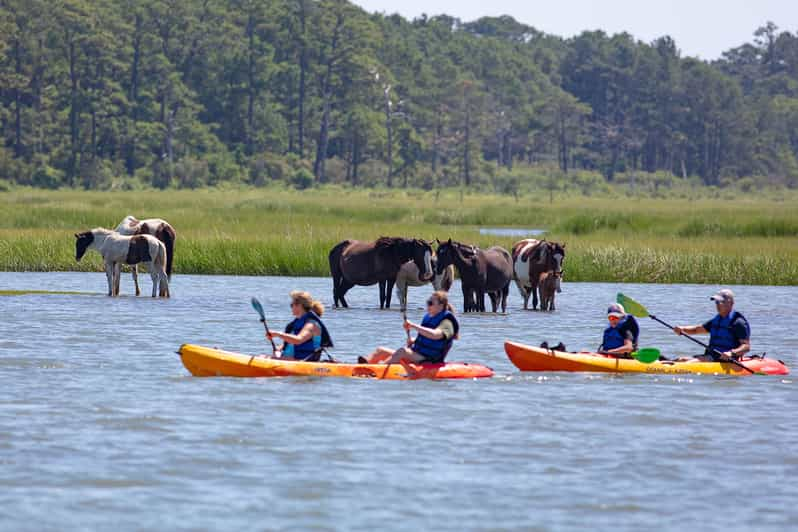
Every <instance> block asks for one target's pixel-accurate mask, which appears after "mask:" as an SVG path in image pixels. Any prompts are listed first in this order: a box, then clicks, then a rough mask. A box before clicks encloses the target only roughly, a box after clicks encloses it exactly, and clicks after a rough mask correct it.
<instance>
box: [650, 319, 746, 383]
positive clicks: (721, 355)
mask: <svg viewBox="0 0 798 532" xmlns="http://www.w3.org/2000/svg"><path fill="white" fill-rule="evenodd" d="M648 317H649V318H651V319H652V320H654V321H656V322H659V323H661V324H663V325H664V326H665V327H667V328H669V329H671V330H673V329H674V327H673V325H671V324H670V323H666V322H664V321H662V320H661V319H659V318H658V317H656V316H654V315H653V314H649V315H648ZM681 336H684V337H685V338H687V339H688V340H691V341H693V342H695V343H697V344H698V345H700V346H702V347H704V348H706V349H711V348H710V347H709V345H708V344H705V343H704V342H702V341H701V340H699V339H698V338H694V337H693V336H690V335H689V334H687V333H684V332H683V333H682V334H681ZM712 351H713V352H714V353H715V354H716V355H718V356H720V357H725V356H726V355H724V354H723V353H721V352H720V351H718V350H717V349H712ZM728 362H731V363H732V364H734V365H735V366H740V367H741V368H743V369H744V370H745V371H748V372H750V373H756V371H754V370H752V369H751V368H749V367H748V366H746V365H745V364H743V363H741V362H739V361H737V360H735V359H733V358H731V357H729V359H728Z"/></svg>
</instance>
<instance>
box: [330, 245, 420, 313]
mask: <svg viewBox="0 0 798 532" xmlns="http://www.w3.org/2000/svg"><path fill="white" fill-rule="evenodd" d="M329 260H330V274H331V275H332V279H333V305H334V306H335V307H338V305H339V303H340V304H341V305H342V306H343V307H348V306H349V304H348V303H347V302H346V299H345V298H344V296H345V295H346V292H347V291H349V289H350V288H352V287H353V286H355V285H360V286H369V285H373V284H376V283H380V308H384V307H385V304H386V302H388V304H390V296H391V291H392V290H393V284H394V282H396V275H397V274H398V273H399V269H400V268H401V267H402V265H403V264H404V263H406V262H408V261H413V264H415V265H416V268H418V279H419V281H429V280H430V279H432V274H433V271H432V247H431V246H430V245H429V243H427V242H425V241H424V240H419V239H409V238H399V237H380V238H378V239H377V240H375V241H374V242H366V241H360V240H344V241H343V242H340V243H338V244H336V245H335V247H333V248H332V249H331V250H330V254H329ZM381 281H382V282H381Z"/></svg>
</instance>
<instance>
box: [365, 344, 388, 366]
mask: <svg viewBox="0 0 798 532" xmlns="http://www.w3.org/2000/svg"><path fill="white" fill-rule="evenodd" d="M393 353H394V350H393V349H390V348H388V347H378V348H377V349H375V350H374V352H373V353H371V354H370V355H369V356H367V357H366V360H368V363H369V364H379V363H380V362H382V361H383V360H388V359H389V358H391V356H392V355H393Z"/></svg>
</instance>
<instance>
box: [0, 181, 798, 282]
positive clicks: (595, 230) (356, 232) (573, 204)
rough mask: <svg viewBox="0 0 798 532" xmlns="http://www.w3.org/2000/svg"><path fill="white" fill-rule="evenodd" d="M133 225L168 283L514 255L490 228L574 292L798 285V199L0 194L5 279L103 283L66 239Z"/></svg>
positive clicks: (92, 262) (245, 192)
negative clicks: (331, 255) (393, 249)
mask: <svg viewBox="0 0 798 532" xmlns="http://www.w3.org/2000/svg"><path fill="white" fill-rule="evenodd" d="M127 214H133V215H135V216H137V217H139V218H145V217H161V218H165V219H167V220H169V222H171V223H172V225H173V226H174V227H175V228H176V230H177V232H178V240H177V245H176V255H175V256H176V259H175V272H176V273H177V274H180V273H206V274H211V273H221V274H241V275H328V274H329V266H328V263H327V253H328V251H329V249H330V248H331V247H332V246H333V245H334V244H335V243H337V242H338V241H340V240H342V239H344V238H357V239H373V238H376V237H378V236H380V235H401V236H417V237H420V238H426V239H434V238H440V239H442V240H443V239H445V238H449V237H452V238H454V239H458V240H461V241H465V242H469V243H474V244H477V245H480V246H488V245H493V244H499V245H503V246H505V247H509V246H510V245H511V244H512V243H513V241H515V240H517V238H514V237H497V236H491V235H482V234H480V233H479V229H480V228H484V227H517V228H529V229H533V228H536V229H545V230H547V231H548V233H547V236H548V238H550V239H556V240H560V241H564V242H565V243H566V250H567V253H568V256H567V259H566V279H567V280H570V281H629V282H658V283H675V282H679V283H682V282H690V283H722V284H726V283H739V284H781V285H785V284H798V201H796V198H795V197H784V198H781V199H780V200H772V199H768V200H764V199H761V200H755V199H744V198H740V199H736V200H729V199H723V200H709V199H704V200H697V201H689V200H684V199H656V200H655V199H626V198H621V199H609V198H589V197H568V198H561V197H560V198H555V201H554V202H553V203H549V201H548V198H547V197H544V198H541V197H537V196H535V197H533V196H521V197H519V198H518V200H514V199H513V198H510V197H506V196H490V195H471V194H461V193H460V192H458V191H445V192H441V193H435V192H430V193H426V192H422V191H410V192H404V191H384V190H372V191H368V190H357V191H353V190H349V189H343V188H337V187H331V188H324V189H321V190H312V191H304V192H298V191H294V190H284V189H279V188H265V189H229V190H216V189H208V190H195V191H186V190H180V191H137V192H83V191H75V190H69V191H39V190H29V189H22V190H12V191H8V192H2V193H0V270H5V271H52V270H56V271H66V270H77V271H87V270H90V271H97V270H100V269H101V265H100V259H99V256H98V255H97V254H95V253H90V254H88V255H87V256H86V258H84V259H83V261H82V262H81V263H77V262H75V257H74V252H75V247H74V238H73V236H72V235H73V233H75V232H77V231H82V230H86V229H90V228H92V227H96V226H104V227H108V228H113V227H115V225H116V224H117V223H118V222H119V221H120V220H121V219H122V218H123V217H124V216H125V215H127Z"/></svg>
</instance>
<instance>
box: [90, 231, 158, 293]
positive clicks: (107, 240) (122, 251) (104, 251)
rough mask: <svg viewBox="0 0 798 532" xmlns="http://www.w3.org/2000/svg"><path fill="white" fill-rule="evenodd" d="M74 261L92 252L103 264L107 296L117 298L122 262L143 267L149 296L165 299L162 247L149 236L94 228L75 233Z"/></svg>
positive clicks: (155, 239) (156, 240)
mask: <svg viewBox="0 0 798 532" xmlns="http://www.w3.org/2000/svg"><path fill="white" fill-rule="evenodd" d="M75 239H76V240H75V260H77V261H80V259H81V258H83V255H85V253H86V251H87V250H88V249H89V248H93V249H96V250H97V252H98V253H99V254H100V255H102V257H103V260H104V261H105V277H106V278H107V280H108V295H109V296H118V295H119V276H120V274H121V270H122V263H125V264H131V265H133V264H138V263H140V262H143V263H145V264H146V265H147V269H148V270H149V272H150V277H151V278H152V297H155V296H156V294H158V293H159V294H160V295H161V296H162V297H169V277H168V276H167V274H166V247H165V246H164V245H163V242H161V241H160V240H158V239H157V238H155V237H154V236H150V235H135V236H125V235H120V234H119V233H117V232H114V231H109V230H108V229H103V228H101V227H98V228H96V229H92V230H91V231H86V232H83V233H75ZM159 285H160V286H159Z"/></svg>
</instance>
